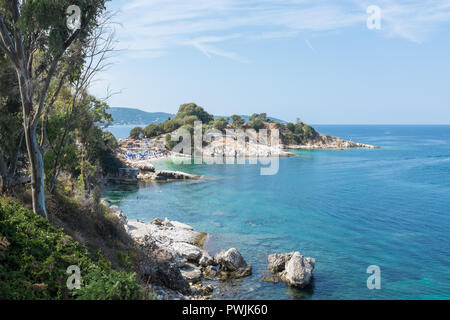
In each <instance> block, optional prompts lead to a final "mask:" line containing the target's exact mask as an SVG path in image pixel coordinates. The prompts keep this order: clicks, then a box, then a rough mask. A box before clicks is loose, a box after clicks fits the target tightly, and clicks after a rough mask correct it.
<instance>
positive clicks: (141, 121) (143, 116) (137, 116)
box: [108, 108, 175, 126]
mask: <svg viewBox="0 0 450 320" xmlns="http://www.w3.org/2000/svg"><path fill="white" fill-rule="evenodd" d="M108 112H109V113H110V114H111V115H112V116H113V118H114V121H113V123H112V124H113V125H145V126H146V125H149V124H150V123H161V122H164V121H166V120H167V119H169V118H173V117H174V116H175V115H174V114H171V113H165V112H146V111H142V110H139V109H134V108H110V109H108Z"/></svg>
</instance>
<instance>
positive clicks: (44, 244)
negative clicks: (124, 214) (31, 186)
mask: <svg viewBox="0 0 450 320" xmlns="http://www.w3.org/2000/svg"><path fill="white" fill-rule="evenodd" d="M0 240H1V246H0V299H8V300H18V299H20V300H23V299H70V298H78V299H139V298H141V297H142V295H141V287H140V286H139V285H138V283H137V282H136V279H135V275H134V274H128V273H125V272H117V271H115V270H112V269H111V266H110V263H109V262H108V261H106V260H105V259H104V258H103V257H102V256H101V255H100V254H99V255H97V257H95V258H91V257H89V255H88V251H87V249H86V247H84V246H83V245H81V244H80V243H78V242H76V241H74V240H73V239H72V238H71V237H69V236H68V235H66V234H64V233H63V232H62V230H60V229H57V228H55V227H53V226H52V225H51V224H50V222H48V221H47V220H45V219H43V218H42V217H40V216H38V215H36V214H35V213H33V212H31V211H30V210H27V209H25V208H23V207H22V206H20V205H19V204H17V203H15V202H10V201H5V200H1V201H0ZM71 265H77V266H78V267H79V268H80V271H81V280H82V288H81V290H73V291H72V290H69V289H68V288H67V285H66V282H67V279H68V277H69V276H70V275H69V274H67V273H66V271H67V268H68V267H69V266H71Z"/></svg>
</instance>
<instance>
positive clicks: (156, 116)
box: [108, 108, 286, 126]
mask: <svg viewBox="0 0 450 320" xmlns="http://www.w3.org/2000/svg"><path fill="white" fill-rule="evenodd" d="M108 112H109V113H110V114H111V115H112V116H113V118H114V121H113V123H112V125H140V126H147V125H149V124H150V123H156V124H158V123H161V122H164V121H166V120H167V119H169V118H173V117H175V115H174V114H171V113H165V112H146V111H142V110H139V109H135V108H110V109H109V110H108ZM218 117H219V116H215V117H214V118H218ZM241 117H242V118H243V119H244V120H245V122H248V118H250V116H246V115H241ZM268 118H269V119H270V120H272V121H276V122H282V123H286V121H284V120H280V119H276V118H272V117H268Z"/></svg>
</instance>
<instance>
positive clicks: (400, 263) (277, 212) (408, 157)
mask: <svg viewBox="0 0 450 320" xmlns="http://www.w3.org/2000/svg"><path fill="white" fill-rule="evenodd" d="M315 128H316V129H318V131H320V132H322V133H326V134H331V135H334V136H340V137H343V138H347V139H349V138H351V139H353V140H354V141H358V142H363V143H369V144H375V145H379V146H382V149H379V150H346V151H300V152H297V154H298V156H297V157H292V158H282V159H280V170H279V173H278V174H277V175H274V176H261V175H260V174H259V173H260V170H259V169H260V168H259V166H257V165H175V164H173V163H171V162H167V161H165V162H159V163H158V164H157V166H158V167H160V168H168V169H176V170H182V171H186V172H190V173H195V174H200V175H202V176H204V178H203V179H201V180H200V181H182V182H173V183H160V184H156V183H155V184H150V185H148V186H146V187H143V188H139V189H137V188H133V187H111V188H109V189H107V190H106V191H105V196H106V197H107V198H109V199H111V200H113V201H115V202H117V203H118V205H119V206H120V207H121V208H122V209H123V211H124V212H125V213H126V214H127V215H128V217H129V218H130V219H140V220H144V221H150V220H152V219H153V218H154V217H160V218H164V217H168V218H169V219H171V220H178V221H181V222H185V223H188V224H190V225H192V226H194V227H195V228H196V229H197V230H199V231H205V232H208V233H210V234H211V236H210V238H209V240H208V242H207V249H209V250H210V251H212V253H214V252H216V251H217V250H220V249H222V248H230V247H236V248H238V249H239V250H240V251H241V253H242V254H243V256H244V257H245V259H246V260H247V262H248V263H250V264H252V265H253V271H254V272H253V275H252V276H250V277H248V278H245V279H242V280H238V281H235V282H234V283H233V285H231V284H230V283H220V284H219V288H218V289H217V290H215V295H216V296H215V297H216V298H221V299H222V298H223V299H228V298H235V299H450V126H315ZM110 130H111V131H112V132H113V133H114V127H113V128H110ZM288 251H300V252H301V253H302V254H304V255H307V256H311V257H315V258H316V269H315V273H314V275H315V279H314V284H313V286H312V287H311V288H310V289H308V290H295V289H291V288H287V287H286V286H285V285H284V284H283V283H279V284H271V283H265V282H262V281H261V277H262V276H263V275H264V273H266V270H267V258H266V255H267V254H269V253H279V252H288ZM369 265H377V266H379V267H380V268H381V289H380V290H369V289H367V286H366V280H367V278H368V276H369V274H367V273H366V269H367V267H368V266H369Z"/></svg>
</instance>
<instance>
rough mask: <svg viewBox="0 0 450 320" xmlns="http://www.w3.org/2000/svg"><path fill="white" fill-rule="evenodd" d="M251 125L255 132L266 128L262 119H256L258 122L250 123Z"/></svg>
mask: <svg viewBox="0 0 450 320" xmlns="http://www.w3.org/2000/svg"><path fill="white" fill-rule="evenodd" d="M249 125H250V127H251V128H253V129H255V130H259V129H263V128H264V127H265V124H264V122H262V120H260V119H256V120H254V121H252V122H250V123H249Z"/></svg>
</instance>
